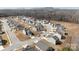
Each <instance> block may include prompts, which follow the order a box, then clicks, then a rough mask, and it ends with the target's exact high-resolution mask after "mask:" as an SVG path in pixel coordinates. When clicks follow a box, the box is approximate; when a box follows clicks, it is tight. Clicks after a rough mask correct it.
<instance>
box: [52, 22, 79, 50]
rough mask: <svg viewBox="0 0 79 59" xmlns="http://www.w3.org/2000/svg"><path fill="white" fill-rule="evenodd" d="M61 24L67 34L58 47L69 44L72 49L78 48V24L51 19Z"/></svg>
mask: <svg viewBox="0 0 79 59" xmlns="http://www.w3.org/2000/svg"><path fill="white" fill-rule="evenodd" d="M51 22H52V23H57V24H61V25H63V26H64V27H65V28H66V29H67V33H68V36H67V37H66V39H65V41H64V43H63V44H62V45H60V48H63V47H65V46H70V47H71V48H72V49H73V50H79V46H78V45H79V24H75V23H70V22H60V21H51Z"/></svg>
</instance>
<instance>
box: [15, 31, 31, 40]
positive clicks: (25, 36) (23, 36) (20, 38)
mask: <svg viewBox="0 0 79 59" xmlns="http://www.w3.org/2000/svg"><path fill="white" fill-rule="evenodd" d="M15 34H16V36H17V37H18V38H19V40H20V41H25V40H28V39H30V37H29V36H27V35H24V34H23V33H22V32H21V31H19V30H18V31H15Z"/></svg>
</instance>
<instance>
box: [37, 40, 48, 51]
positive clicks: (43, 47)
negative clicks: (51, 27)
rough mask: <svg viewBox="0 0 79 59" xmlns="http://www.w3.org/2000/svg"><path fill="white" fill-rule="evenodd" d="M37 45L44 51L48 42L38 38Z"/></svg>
mask: <svg viewBox="0 0 79 59" xmlns="http://www.w3.org/2000/svg"><path fill="white" fill-rule="evenodd" d="M36 45H37V47H39V48H40V49H41V50H44V51H46V50H47V49H48V47H49V45H48V42H47V41H46V40H40V41H39V42H38V43H37V44H36Z"/></svg>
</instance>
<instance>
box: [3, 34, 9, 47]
mask: <svg viewBox="0 0 79 59" xmlns="http://www.w3.org/2000/svg"><path fill="white" fill-rule="evenodd" d="M2 38H3V39H4V40H7V44H6V45H4V46H3V47H4V48H6V47H8V46H9V44H10V42H9V39H8V37H7V34H3V35H2Z"/></svg>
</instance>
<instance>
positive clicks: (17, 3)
mask: <svg viewBox="0 0 79 59" xmlns="http://www.w3.org/2000/svg"><path fill="white" fill-rule="evenodd" d="M13 7H28V8H29V7H32V8H33V7H79V0H0V8H13Z"/></svg>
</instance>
